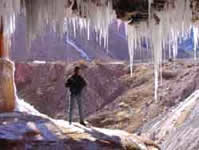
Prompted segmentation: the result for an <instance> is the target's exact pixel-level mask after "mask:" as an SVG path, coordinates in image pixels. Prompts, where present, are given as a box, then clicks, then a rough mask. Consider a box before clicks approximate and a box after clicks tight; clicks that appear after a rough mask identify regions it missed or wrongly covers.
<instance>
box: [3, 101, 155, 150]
mask: <svg viewBox="0 0 199 150" xmlns="http://www.w3.org/2000/svg"><path fill="white" fill-rule="evenodd" d="M17 103H18V105H17V108H16V109H17V110H22V111H21V112H13V113H1V114H0V147H1V149H3V150H35V149H37V150H44V149H45V150H54V149H56V150H80V149H81V150H157V149H158V146H157V145H156V144H155V143H153V142H152V141H150V140H146V139H144V140H142V139H141V137H136V136H134V135H132V134H129V133H127V132H124V131H119V130H108V129H99V128H94V127H84V126H81V125H79V124H77V123H74V124H73V125H69V124H68V122H66V121H63V120H54V119H51V118H49V117H48V116H46V115H43V114H40V113H39V112H38V111H37V110H34V108H33V107H31V106H30V105H29V104H27V103H25V102H24V101H22V100H17ZM32 114H35V115H32Z"/></svg>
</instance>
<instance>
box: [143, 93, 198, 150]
mask: <svg viewBox="0 0 199 150" xmlns="http://www.w3.org/2000/svg"><path fill="white" fill-rule="evenodd" d="M198 100H199V91H198V90H196V91H195V92H194V93H193V94H191V96H189V97H188V98H187V99H186V100H185V101H183V102H181V103H180V104H179V105H178V106H176V107H174V108H172V109H171V111H169V112H167V113H165V114H163V115H160V116H159V117H158V118H155V119H154V120H153V121H151V122H150V123H149V124H146V125H145V126H144V127H145V132H146V134H148V135H149V136H151V137H153V139H154V140H156V141H157V142H158V143H159V144H161V145H162V149H164V150H174V149H175V150H195V149H198V148H199V145H198V142H199V140H198V133H199V127H198V119H199V116H198V107H199V105H198Z"/></svg>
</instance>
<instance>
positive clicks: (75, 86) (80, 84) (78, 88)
mask: <svg viewBox="0 0 199 150" xmlns="http://www.w3.org/2000/svg"><path fill="white" fill-rule="evenodd" d="M86 85H87V84H86V81H85V80H84V78H83V77H82V76H80V75H76V74H74V75H72V76H71V77H70V78H69V79H68V80H67V81H66V83H65V87H66V88H70V92H71V95H78V94H80V93H81V92H82V90H83V88H84V87H85V86H86Z"/></svg>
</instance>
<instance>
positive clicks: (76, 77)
mask: <svg viewBox="0 0 199 150" xmlns="http://www.w3.org/2000/svg"><path fill="white" fill-rule="evenodd" d="M86 86H87V83H86V81H85V80H84V78H83V77H82V76H81V75H80V67H75V69H74V73H73V75H72V76H71V77H70V78H69V79H68V80H67V81H66V83H65V87H66V88H69V89H70V100H69V124H70V125H71V123H72V115H73V107H74V103H75V101H76V103H77V105H78V109H79V116H80V124H81V125H84V126H86V124H85V122H84V118H83V114H82V99H81V94H82V90H83V89H84V88H85V87H86Z"/></svg>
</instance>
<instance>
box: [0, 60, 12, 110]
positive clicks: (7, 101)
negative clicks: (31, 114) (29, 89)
mask: <svg viewBox="0 0 199 150" xmlns="http://www.w3.org/2000/svg"><path fill="white" fill-rule="evenodd" d="M14 108H15V88H14V64H13V63H12V62H11V61H9V60H6V59H3V58H0V112H10V111H13V110H14Z"/></svg>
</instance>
